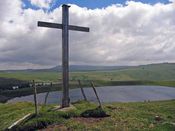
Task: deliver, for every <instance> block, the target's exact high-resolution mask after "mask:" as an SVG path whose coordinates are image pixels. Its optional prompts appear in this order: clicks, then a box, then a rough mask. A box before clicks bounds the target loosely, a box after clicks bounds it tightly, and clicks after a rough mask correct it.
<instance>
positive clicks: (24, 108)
mask: <svg viewBox="0 0 175 131" xmlns="http://www.w3.org/2000/svg"><path fill="white" fill-rule="evenodd" d="M33 110H34V108H33V104H31V103H14V104H0V130H4V129H5V128H7V127H9V126H10V125H11V124H12V123H13V122H15V121H16V120H18V119H20V118H22V117H23V116H25V115H26V114H28V113H30V112H33Z"/></svg>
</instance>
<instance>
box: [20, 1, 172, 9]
mask: <svg viewBox="0 0 175 131" xmlns="http://www.w3.org/2000/svg"><path fill="white" fill-rule="evenodd" d="M133 1H137V2H142V3H147V4H152V5H153V4H156V3H164V4H167V3H169V0H133ZM23 3H24V4H25V7H24V8H32V9H39V7H36V6H34V5H32V4H31V3H30V1H29V0H23ZM125 3H126V0H53V2H52V3H51V4H50V7H51V8H50V9H49V10H53V9H55V8H57V7H59V6H60V5H62V4H76V5H78V6H80V7H87V8H90V9H95V8H103V7H107V6H109V5H112V4H125Z"/></svg>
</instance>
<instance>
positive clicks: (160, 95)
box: [8, 86, 175, 103]
mask: <svg viewBox="0 0 175 131" xmlns="http://www.w3.org/2000/svg"><path fill="white" fill-rule="evenodd" d="M84 90H85V93H86V96H87V99H88V100H89V101H94V102H96V101H97V100H96V97H95V94H94V92H93V89H92V88H84ZM96 90H97V93H98V95H99V98H100V100H101V101H102V102H136V101H145V100H150V101H155V100H156V101H157V100H170V99H175V88H172V87H164V86H105V87H97V88H96ZM45 96H46V93H40V94H38V95H37V100H38V102H39V103H44V99H45ZM61 98H62V93H61V91H54V92H50V93H49V96H48V100H47V103H60V102H61ZM70 98H71V101H72V102H73V101H77V100H81V99H83V97H82V94H81V91H80V89H72V90H70ZM19 101H31V102H33V95H29V96H24V97H17V98H14V99H11V100H9V101H8V102H19Z"/></svg>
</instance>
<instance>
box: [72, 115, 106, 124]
mask: <svg viewBox="0 0 175 131" xmlns="http://www.w3.org/2000/svg"><path fill="white" fill-rule="evenodd" d="M72 119H73V120H75V121H77V122H80V123H83V124H94V123H98V122H101V121H102V120H103V119H105V118H94V117H88V118H85V117H76V118H72Z"/></svg>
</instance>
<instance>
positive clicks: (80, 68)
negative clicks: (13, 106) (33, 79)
mask: <svg viewBox="0 0 175 131" xmlns="http://www.w3.org/2000/svg"><path fill="white" fill-rule="evenodd" d="M134 68H142V69H156V70H157V69H160V68H161V69H162V68H164V69H172V68H173V69H175V63H158V64H148V65H138V66H91V65H70V67H69V70H70V71H71V72H74V71H75V72H76V71H111V70H122V69H134ZM19 71H21V72H44V71H46V72H47V71H51V72H61V71H62V67H61V66H60V65H59V66H55V67H52V68H49V69H26V70H1V72H19Z"/></svg>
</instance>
